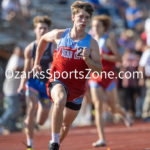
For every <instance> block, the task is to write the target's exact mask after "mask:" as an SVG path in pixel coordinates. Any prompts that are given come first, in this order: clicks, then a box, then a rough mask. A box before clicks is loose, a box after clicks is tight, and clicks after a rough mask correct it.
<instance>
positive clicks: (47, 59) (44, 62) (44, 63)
mask: <svg viewBox="0 0 150 150" xmlns="http://www.w3.org/2000/svg"><path fill="white" fill-rule="evenodd" d="M36 48H37V44H36V42H34V45H33V50H32V58H33V60H35V56H36ZM52 61H53V53H52V43H48V45H47V47H46V49H45V51H44V54H43V56H42V58H41V61H40V65H41V68H42V71H43V73H42V75H43V76H44V77H45V78H43V77H42V75H41V76H39V80H41V81H43V82H45V83H46V82H47V81H48V77H49V74H48V73H47V72H46V70H47V69H49V64H50V63H51V62H52Z"/></svg>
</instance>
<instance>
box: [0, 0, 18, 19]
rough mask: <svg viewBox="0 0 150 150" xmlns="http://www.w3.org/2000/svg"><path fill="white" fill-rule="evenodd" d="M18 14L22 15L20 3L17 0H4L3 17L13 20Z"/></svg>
mask: <svg viewBox="0 0 150 150" xmlns="http://www.w3.org/2000/svg"><path fill="white" fill-rule="evenodd" d="M17 14H19V15H20V4H19V1H17V0H3V1H2V19H4V20H7V21H11V20H12V19H13V18H14V17H15V16H16V15H17Z"/></svg>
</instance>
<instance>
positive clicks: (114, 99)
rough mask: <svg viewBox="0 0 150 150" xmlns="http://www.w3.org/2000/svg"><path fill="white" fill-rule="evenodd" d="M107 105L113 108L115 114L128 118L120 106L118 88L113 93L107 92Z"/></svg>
mask: <svg viewBox="0 0 150 150" xmlns="http://www.w3.org/2000/svg"><path fill="white" fill-rule="evenodd" d="M106 93H107V98H108V99H107V103H108V105H109V107H110V108H111V112H112V113H113V114H115V113H119V114H120V115H121V116H123V117H126V113H125V110H124V109H123V108H122V107H121V106H120V104H119V97H118V92H117V88H116V87H115V88H113V89H112V90H111V91H107V92H106Z"/></svg>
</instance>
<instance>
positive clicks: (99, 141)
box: [92, 139, 106, 147]
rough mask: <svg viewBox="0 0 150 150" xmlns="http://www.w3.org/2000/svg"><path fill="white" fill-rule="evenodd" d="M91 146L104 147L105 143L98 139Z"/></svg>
mask: <svg viewBox="0 0 150 150" xmlns="http://www.w3.org/2000/svg"><path fill="white" fill-rule="evenodd" d="M92 146H94V147H102V146H106V142H105V140H104V139H100V140H98V141H96V142H94V143H93V144H92Z"/></svg>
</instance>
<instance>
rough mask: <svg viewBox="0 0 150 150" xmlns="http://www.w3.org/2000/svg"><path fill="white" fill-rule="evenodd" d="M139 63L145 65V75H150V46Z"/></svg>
mask: <svg viewBox="0 0 150 150" xmlns="http://www.w3.org/2000/svg"><path fill="white" fill-rule="evenodd" d="M139 65H140V66H141V67H144V69H145V75H146V76H148V77H150V48H149V49H147V50H146V51H144V52H143V54H142V56H141V59H140V62H139Z"/></svg>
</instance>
